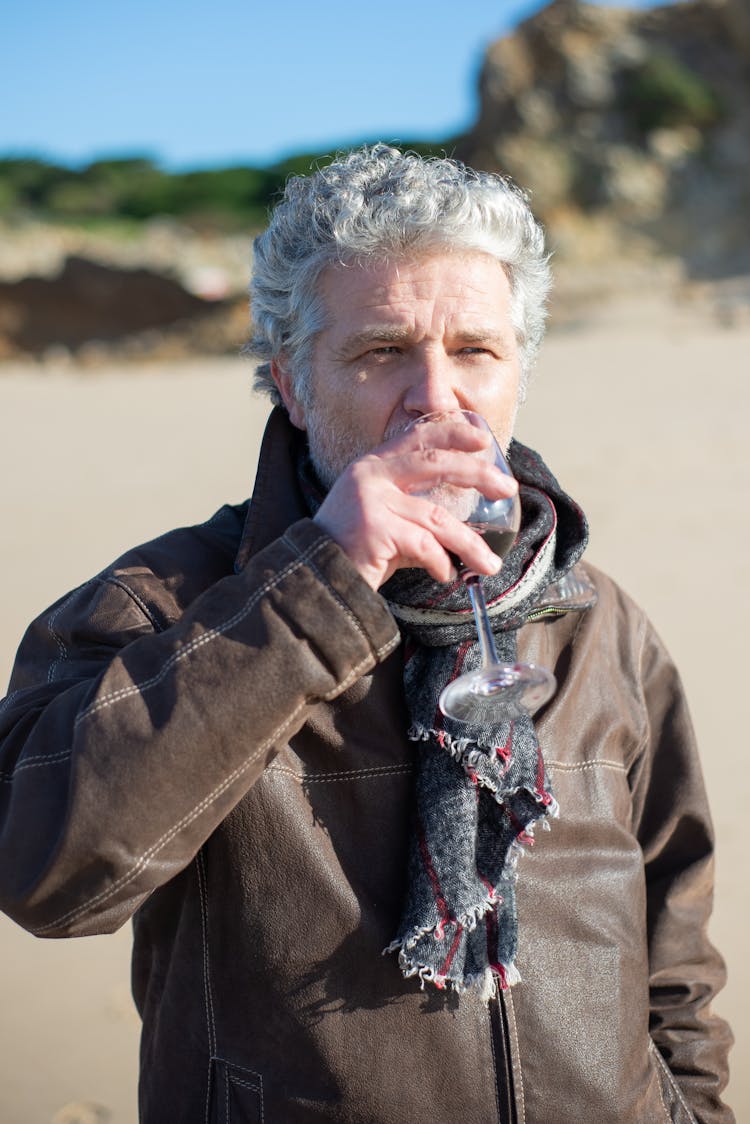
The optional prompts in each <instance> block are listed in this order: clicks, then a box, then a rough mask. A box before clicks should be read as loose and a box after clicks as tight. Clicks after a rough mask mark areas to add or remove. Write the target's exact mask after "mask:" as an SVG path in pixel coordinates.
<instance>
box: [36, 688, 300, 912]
mask: <svg viewBox="0 0 750 1124" xmlns="http://www.w3.org/2000/svg"><path fill="white" fill-rule="evenodd" d="M306 706H307V702H306V700H303V701H302V702H301V703H300V704H299V705H298V706H297V707H296V708H295V710H294V711H293V712H292V714H290V715H289V716H288V717H287V718H286V719H285V720H284V721H283V722H282V723H281V724H280V725H279V726H278V727H277V728H276V729H275V730H274V731H273V733H272V734H271V735H270V736H269V737H268V738H266V740H265V741H264V742H261V744H260V745H259V746H258V748H257V749H256V750H255V751H254V752H253V753H252V754H251V755H250V757H248V758H247V759H246V760H245V761H244V762H243V763H242V765H238V766H237V768H236V769H234V770H233V771H232V772H231V773H230V774H229V776H228V777H225V778H224V780H223V781H222V782H221V784H219V785H217V786H216V788H215V789H214V790H213V791H212V792H210V793H209V794H208V796H206V797H204V799H203V800H201V801H200V803H198V804H196V806H195V807H194V808H193V809H192V811H190V812H187V813H186V814H185V815H184V816H183V817H182V819H181V820H179V821H178V822H177V823H176V824H174V825H173V826H172V827H171V828H169V830H168V831H165V832H164V834H163V835H161V836H160V837H159V838H158V839H157V840H156V842H155V843H152V845H151V846H150V847H149V848H148V850H146V851H144V852H143V854H142V855H141V857H140V858H139V859H138V860H137V862H135V863H134V864H133V866H132V867H131V868H130V870H127V871H125V873H124V874H122V875H121V876H120V877H119V878H118V879H117V881H116V882H113V883H112V885H111V886H110V887H109V889H107V890H102V891H100V893H98V894H97V895H96V896H95V897H93V898H91V899H90V900H89V901H88V902H84V903H83V905H80V906H77V907H76V908H75V909H71V910H69V911H68V913H64V914H63V915H62V917H58V918H57V920H55V921H50V922H48V924H46V925H42V926H41V928H39V929H33V930H31V931H32V932H34V933H46V932H47V930H48V929H54V928H56V927H57V926H58V925H62V924H64V923H66V922H70V921H75V920H77V919H78V918H79V917H82V916H83V914H85V913H86V912H87V911H88V910H90V909H91V908H92V907H94V906H97V905H102V904H103V903H104V902H106V901H108V900H109V898H111V897H112V896H113V895H114V894H116V893H117V892H118V890H121V889H122V887H123V886H126V885H127V884H128V882H130V881H131V880H132V879H133V878H135V877H136V876H137V875H138V874H140V872H141V870H142V869H143V868H144V867H146V866H148V863H149V860H150V859H152V858H153V857H154V855H156V854H158V853H159V851H160V850H161V849H162V847H165V846H166V845H167V844H168V843H171V841H172V840H173V839H174V837H175V835H177V834H178V833H179V832H180V831H181V830H182V829H183V828H184V827H189V826H190V824H191V823H192V822H193V820H195V819H197V818H198V816H199V815H200V814H201V812H203V811H205V809H206V808H207V807H208V806H209V804H212V803H213V801H214V800H216V799H217V797H219V796H222V795H223V793H224V792H225V791H226V790H227V789H228V788H229V786H230V785H231V784H232V782H233V781H234V780H236V779H237V778H238V777H239V776H241V775H242V773H244V772H245V770H246V769H248V768H249V767H250V765H252V763H253V761H255V759H256V757H259V756H260V754H261V753H263V752H264V751H265V750H266V749H268V747H269V746H270V745H273V743H274V742H275V741H276V739H277V738H278V736H279V734H280V733H281V732H282V730H284V729H285V728H286V727H287V726H291V725H292V724H293V723H294V720H295V718H296V717H297V715H298V714H299V713H300V712H301V711H302V710H304V709H305V707H306Z"/></svg>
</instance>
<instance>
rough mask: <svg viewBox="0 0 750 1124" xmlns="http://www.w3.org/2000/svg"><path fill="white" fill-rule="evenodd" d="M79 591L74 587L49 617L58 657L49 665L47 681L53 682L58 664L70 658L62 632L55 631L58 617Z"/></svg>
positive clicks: (50, 630) (49, 627) (49, 630)
mask: <svg viewBox="0 0 750 1124" xmlns="http://www.w3.org/2000/svg"><path fill="white" fill-rule="evenodd" d="M79 588H82V587H79ZM77 592H78V589H74V590H73V592H72V593H70V594H69V595H68V596H67V597H66V598H65V600H64V601H63V603H62V604H61V605H58V606H57V608H56V609H55V611H54V613H52V614H51V616H49V617H48V618H47V632H48V633H49V634H50V636H51V637H52V640H53V643H54V644H55V646H56V648H57V657H56V659H54V660H52V663H51V664H50V665H49V671H48V672H47V682H48V683H51V682H52V680H53V679H54V678H55V672H56V670H57V665H58V664H61V663H64V662H65V660H67V658H68V649H67V648H66V646H65V642H64V640H63V638H62V636H60V633H59V632H55V623H56V621H57V618H58V617H59V616H60V613H61V612H62V611H63V609H64V608H65V607H66V605H67V604H68V602H69V601H70V600H72V598H73V595H74V594H76V593H77Z"/></svg>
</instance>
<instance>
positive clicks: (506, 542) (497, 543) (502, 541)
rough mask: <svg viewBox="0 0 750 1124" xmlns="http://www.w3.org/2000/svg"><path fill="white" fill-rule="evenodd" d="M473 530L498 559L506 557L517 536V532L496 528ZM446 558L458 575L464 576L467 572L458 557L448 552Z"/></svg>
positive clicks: (477, 528)
mask: <svg viewBox="0 0 750 1124" xmlns="http://www.w3.org/2000/svg"><path fill="white" fill-rule="evenodd" d="M469 526H471V524H469ZM474 530H475V531H476V532H477V533H478V534H480V535H481V536H482V538H483V539H484V541H485V542H486V543H487V546H488V547H489V548H490V550H491V551H493V553H494V554H496V555H497V556H498V558H505V557H506V555H507V554H508V553H509V552H510V548H511V547H512V546H513V543H514V542H515V541H516V535H517V534H518V532H517V531H505V530H502V529H500V528H496V527H487V528H486V530H482V528H481V527H474ZM448 556H449V558H450V560H451V562H452V563H453V565H454V566H455V567H456V569H457V570H458V572H459V574H462V576H465V575H466V572H467V571H466V567H465V566H464V564H463V562H462V561H461V559H460V558H459V557H458V555H457V554H454V553H453V552H452V551H450V550H449V551H448ZM469 572H473V571H469Z"/></svg>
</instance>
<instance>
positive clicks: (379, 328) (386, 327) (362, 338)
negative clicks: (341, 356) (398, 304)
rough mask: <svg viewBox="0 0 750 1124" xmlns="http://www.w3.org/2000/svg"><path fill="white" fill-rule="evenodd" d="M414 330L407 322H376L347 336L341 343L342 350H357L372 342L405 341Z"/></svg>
mask: <svg viewBox="0 0 750 1124" xmlns="http://www.w3.org/2000/svg"><path fill="white" fill-rule="evenodd" d="M412 332H413V330H412V329H411V328H409V327H408V326H407V325H406V324H374V325H373V326H372V327H371V328H361V329H360V330H359V331H358V332H352V333H351V335H348V336H346V337H345V338H344V339H343V341H342V343H341V350H342V351H347V352H352V351H357V349H358V348H361V347H367V345H368V344H371V343H405V342H406V341H407V340H408V339H410V338H411V336H412Z"/></svg>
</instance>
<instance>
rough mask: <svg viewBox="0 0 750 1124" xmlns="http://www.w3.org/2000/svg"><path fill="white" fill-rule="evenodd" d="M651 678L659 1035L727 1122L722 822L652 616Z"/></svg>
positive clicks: (643, 780)
mask: <svg viewBox="0 0 750 1124" xmlns="http://www.w3.org/2000/svg"><path fill="white" fill-rule="evenodd" d="M642 684H643V692H644V703H645V713H646V736H645V745H644V749H643V752H642V753H641V754H640V755H639V757H638V759H637V761H636V763H635V765H634V767H633V771H632V777H631V782H632V785H633V798H634V815H635V827H636V830H637V834H638V838H639V841H640V844H641V848H642V850H643V855H644V862H645V869H646V886H647V910H648V942H649V976H650V978H649V986H650V1012H651V1014H650V1030H651V1037H652V1040H653V1042H654V1045H655V1046H656V1048H657V1050H658V1061H659V1066H660V1068H661V1069H662V1074H663V1077H665V1078H666V1079H667V1081H668V1082H669V1083H670V1084H671V1085H672V1087H673V1092H674V1094H675V1095H676V1096H677V1098H678V1099H680V1100H681V1101H682V1103H683V1105H684V1106H685V1107H688V1106H689V1109H690V1111H691V1112H692V1113H693V1114H694V1117H695V1119H696V1120H698V1121H701V1122H702V1124H703V1122H705V1124H709V1122H710V1124H719V1122H722V1124H726V1122H729V1121H732V1120H733V1119H734V1117H733V1114H732V1113H731V1111H730V1110H729V1109H728V1108H726V1107H725V1106H724V1105H723V1104H722V1102H721V1091H722V1090H723V1088H724V1086H725V1085H726V1082H727V1077H728V1066H727V1055H728V1051H729V1047H730V1046H731V1043H732V1035H731V1033H730V1031H729V1028H728V1026H727V1025H726V1023H725V1022H724V1021H723V1020H722V1019H720V1018H718V1017H717V1016H716V1015H715V1014H714V1013H713V1012H712V1010H711V1002H712V1000H713V998H714V996H715V995H716V993H717V992H718V991H719V990H720V989H721V987H722V986H723V985H724V982H725V970H724V964H723V961H722V959H721V957H720V956H719V954H718V953H717V951H716V949H714V948H713V946H712V945H711V943H710V941H709V939H708V936H707V925H708V921H709V917H710V913H711V907H712V900H713V866H714V862H713V852H714V838H713V829H712V825H711V819H710V813H709V809H708V802H707V798H706V793H705V789H704V784H703V776H702V770H701V766H700V761H699V758H698V753H697V748H696V745H695V738H694V734H693V729H692V725H691V721H690V716H689V714H688V710H687V706H686V702H685V698H684V694H683V691H682V687H681V684H680V681H679V677H678V675H677V672H676V670H675V668H674V666H673V664H672V662H671V660H670V659H669V656H668V655H667V653H666V652H665V650H664V648H663V646H662V644H661V642H660V641H659V639H658V637H657V636H656V635H655V634H654V632H653V630H652V629H651V628H650V626H649V627H647V630H646V637H645V642H644V646H643V651H642Z"/></svg>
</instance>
